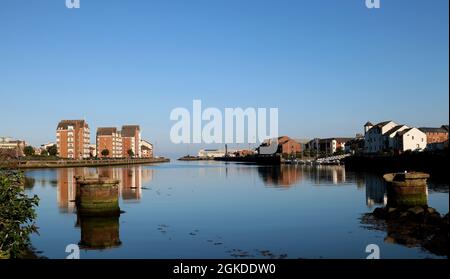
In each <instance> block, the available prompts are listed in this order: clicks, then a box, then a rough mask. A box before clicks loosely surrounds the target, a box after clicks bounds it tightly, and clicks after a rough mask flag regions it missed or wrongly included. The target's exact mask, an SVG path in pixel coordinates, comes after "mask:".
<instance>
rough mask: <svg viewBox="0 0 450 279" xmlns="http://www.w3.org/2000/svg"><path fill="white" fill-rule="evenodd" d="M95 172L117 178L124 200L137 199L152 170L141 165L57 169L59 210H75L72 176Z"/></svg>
mask: <svg viewBox="0 0 450 279" xmlns="http://www.w3.org/2000/svg"><path fill="white" fill-rule="evenodd" d="M95 174H97V175H99V176H100V177H107V178H110V179H117V180H119V181H120V183H119V195H120V196H121V197H122V200H123V201H126V202H133V201H135V202H137V201H139V200H140V199H141V195H142V185H143V184H146V183H149V182H150V181H151V180H152V179H153V170H152V169H145V168H143V167H142V166H129V167H120V168H118V167H108V168H61V169H58V170H57V177H58V185H57V186H58V188H57V202H58V206H59V208H60V211H61V212H63V213H74V212H75V211H76V210H75V202H74V201H75V195H76V181H75V178H74V177H75V176H92V175H95Z"/></svg>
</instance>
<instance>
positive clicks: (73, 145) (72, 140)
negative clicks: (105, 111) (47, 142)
mask: <svg viewBox="0 0 450 279" xmlns="http://www.w3.org/2000/svg"><path fill="white" fill-rule="evenodd" d="M89 143H90V130H89V125H88V124H87V123H86V121H84V120H62V121H60V122H59V123H58V126H57V127H56V146H57V148H58V155H59V157H61V158H67V159H83V158H89V157H90V152H89Z"/></svg>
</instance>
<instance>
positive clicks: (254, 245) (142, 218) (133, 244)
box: [25, 162, 449, 259]
mask: <svg viewBox="0 0 450 279" xmlns="http://www.w3.org/2000/svg"><path fill="white" fill-rule="evenodd" d="M89 173H98V174H100V175H103V176H108V177H111V178H116V179H119V180H120V181H121V182H120V193H119V195H120V199H119V200H120V208H121V210H123V211H124V213H123V214H121V216H120V217H117V218H103V219H102V218H99V219H95V220H84V222H83V220H80V219H81V218H79V217H77V214H76V208H75V204H74V202H73V201H74V199H75V190H76V185H75V181H74V179H73V176H74V175H86V174H89ZM25 174H26V177H27V178H28V179H27V186H26V191H27V193H28V194H37V195H38V196H39V197H40V199H41V200H40V205H39V208H38V209H37V213H38V219H37V225H38V226H39V235H33V236H32V244H33V246H34V247H35V248H36V250H37V251H39V253H41V255H42V256H45V257H48V258H65V257H66V256H67V255H68V254H67V253H66V252H65V249H66V246H67V245H69V244H78V243H80V241H81V239H82V238H83V239H84V242H85V245H84V246H83V247H82V250H81V254H80V256H81V258H102V259H103V258H235V257H238V258H285V257H287V258H365V257H366V256H367V253H366V252H365V249H366V246H367V245H369V244H377V245H379V247H380V250H381V257H382V258H430V257H431V258H434V257H437V256H435V255H433V254H431V253H429V252H427V251H425V250H423V249H421V248H418V247H411V248H408V247H405V246H402V245H398V244H391V243H387V242H385V241H384V239H385V237H386V235H387V233H386V232H385V231H378V230H370V229H367V228H366V227H365V226H364V225H363V224H362V223H361V220H360V218H361V216H362V214H364V213H367V212H371V211H373V209H374V208H376V207H377V206H383V205H384V203H385V202H386V195H385V189H386V186H385V184H384V182H383V181H382V179H381V177H379V176H376V175H373V174H368V173H353V172H347V171H345V168H344V167H324V166H322V167H311V166H281V167H264V166H250V165H242V164H233V163H231V164H226V163H221V162H186V163H183V162H173V163H169V164H161V165H149V166H131V167H108V168H72V169H44V170H29V171H26V173H25ZM428 186H429V190H428V203H429V206H431V207H434V208H436V209H437V210H438V211H439V212H441V213H447V212H448V207H449V193H448V185H438V184H433V183H432V182H430V183H429V185H428ZM86 242H87V245H86Z"/></svg>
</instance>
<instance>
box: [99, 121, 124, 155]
mask: <svg viewBox="0 0 450 279" xmlns="http://www.w3.org/2000/svg"><path fill="white" fill-rule="evenodd" d="M103 150H108V155H103V154H102V152H103ZM97 156H98V157H99V158H105V157H106V158H121V157H122V135H121V133H120V131H118V130H117V128H115V127H102V128H98V129H97Z"/></svg>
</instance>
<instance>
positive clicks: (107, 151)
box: [102, 149, 109, 157]
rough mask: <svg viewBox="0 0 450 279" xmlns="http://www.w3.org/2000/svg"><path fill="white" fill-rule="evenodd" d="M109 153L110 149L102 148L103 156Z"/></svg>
mask: <svg viewBox="0 0 450 279" xmlns="http://www.w3.org/2000/svg"><path fill="white" fill-rule="evenodd" d="M108 155H109V150H108V149H103V150H102V156H103V157H107V156H108Z"/></svg>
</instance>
